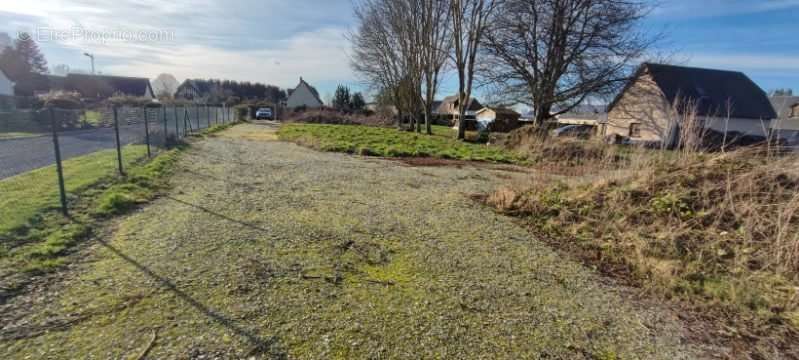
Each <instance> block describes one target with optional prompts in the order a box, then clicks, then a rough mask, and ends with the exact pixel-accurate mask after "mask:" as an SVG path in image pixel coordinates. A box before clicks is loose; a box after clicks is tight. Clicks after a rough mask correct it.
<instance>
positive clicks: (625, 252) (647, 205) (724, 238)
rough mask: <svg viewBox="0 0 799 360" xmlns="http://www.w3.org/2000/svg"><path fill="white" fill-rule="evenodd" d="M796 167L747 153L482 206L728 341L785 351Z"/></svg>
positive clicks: (525, 193) (665, 165) (657, 162)
mask: <svg viewBox="0 0 799 360" xmlns="http://www.w3.org/2000/svg"><path fill="white" fill-rule="evenodd" d="M796 169H799V160H797V159H796V158H771V157H767V156H765V155H761V154H757V153H754V152H753V151H740V152H735V153H729V154H720V155H685V156H682V157H680V158H673V157H672V158H668V157H663V158H659V159H651V161H650V162H648V163H639V164H637V165H636V166H635V167H634V168H632V167H631V168H629V169H628V170H629V171H628V173H627V175H625V176H619V174H614V175H613V176H609V177H607V178H605V179H595V180H594V181H591V182H589V183H587V184H586V183H585V182H583V183H571V184H567V183H565V182H562V181H556V182H551V183H549V184H546V185H541V184H531V185H529V187H527V188H519V189H510V188H506V189H501V190H499V191H497V192H496V193H494V194H492V195H491V196H489V197H488V199H487V201H488V203H489V204H491V205H493V206H495V207H496V208H498V209H499V210H501V211H502V212H505V213H506V214H510V215H513V216H518V217H520V218H522V219H524V221H525V222H526V223H528V224H529V226H530V227H531V228H532V229H533V231H534V232H536V233H537V234H538V235H539V236H540V237H541V238H544V239H548V240H549V242H550V243H551V244H553V245H555V246H557V247H559V248H561V249H565V250H567V251H569V252H571V253H574V254H577V256H579V257H580V258H582V259H583V260H585V261H586V262H588V263H590V264H592V265H594V266H596V267H597V268H599V269H601V270H603V271H604V272H605V273H608V274H612V275H615V276H618V277H621V278H624V279H627V280H630V281H631V282H632V283H634V284H637V285H640V286H641V287H643V288H644V289H647V290H649V291H650V292H652V293H654V294H656V295H662V296H663V297H665V298H676V299H679V300H681V303H683V304H686V305H688V306H689V307H691V308H694V309H696V310H700V312H701V313H702V314H703V315H707V316H709V317H711V318H713V319H714V320H719V323H722V322H729V324H731V325H726V326H728V327H729V329H734V330H731V331H732V332H733V334H735V335H733V337H736V336H741V337H749V339H759V340H756V341H755V342H757V341H762V340H764V339H765V341H777V342H780V341H790V340H786V339H796V338H797V334H799V333H797V329H799V236H797V234H799V194H798V193H797V190H799V172H797V170H796ZM777 334H788V335H787V336H786V337H785V338H780V336H782V335H779V336H777ZM750 335H751V336H750ZM775 338H776V340H775Z"/></svg>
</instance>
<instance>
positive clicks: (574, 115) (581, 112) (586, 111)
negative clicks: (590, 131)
mask: <svg viewBox="0 0 799 360" xmlns="http://www.w3.org/2000/svg"><path fill="white" fill-rule="evenodd" d="M607 117H608V113H607V106H606V105H577V106H575V107H574V108H573V109H571V110H569V111H567V112H565V113H563V114H560V115H557V116H555V119H556V120H557V122H558V125H590V126H599V124H601V123H604V122H605V120H606V119H607Z"/></svg>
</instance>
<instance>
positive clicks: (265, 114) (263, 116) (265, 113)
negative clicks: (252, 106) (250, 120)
mask: <svg viewBox="0 0 799 360" xmlns="http://www.w3.org/2000/svg"><path fill="white" fill-rule="evenodd" d="M255 119H256V120H274V119H275V115H274V113H272V109H270V108H261V109H258V111H256V112H255Z"/></svg>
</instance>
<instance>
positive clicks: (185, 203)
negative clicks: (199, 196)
mask: <svg viewBox="0 0 799 360" xmlns="http://www.w3.org/2000/svg"><path fill="white" fill-rule="evenodd" d="M164 198H165V199H169V200H172V201H174V202H177V203H180V204H182V205H185V206H188V207H191V208H194V209H197V210H200V211H202V212H204V213H206V214H209V215H212V216H214V217H218V218H220V219H222V220H225V221H229V222H232V223H235V224H238V225H241V226H243V227H246V228H250V229H253V230H257V231H261V232H267V233H268V232H270V231H269V230H267V229H264V228H262V227H260V226H258V225H255V224H251V223H248V222H244V221H241V220H238V219H234V218H232V217H230V216H227V215H224V214H220V213H218V212H216V211H213V210H211V209H208V208H205V207H202V206H200V205H196V204H192V203H190V202H187V201H183V200H180V199H177V198H175V197H173V196H170V195H166V196H164Z"/></svg>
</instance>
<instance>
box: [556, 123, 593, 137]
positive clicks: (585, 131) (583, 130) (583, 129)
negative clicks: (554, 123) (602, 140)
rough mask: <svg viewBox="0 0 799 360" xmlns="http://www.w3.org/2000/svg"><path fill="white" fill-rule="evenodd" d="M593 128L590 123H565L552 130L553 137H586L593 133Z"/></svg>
mask: <svg viewBox="0 0 799 360" xmlns="http://www.w3.org/2000/svg"><path fill="white" fill-rule="evenodd" d="M595 132H596V130H595V128H594V127H593V126H591V125H566V126H562V127H559V128H557V129H555V130H552V135H553V136H555V137H577V138H581V139H587V138H590V137H591V136H593V135H594V133H595Z"/></svg>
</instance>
